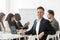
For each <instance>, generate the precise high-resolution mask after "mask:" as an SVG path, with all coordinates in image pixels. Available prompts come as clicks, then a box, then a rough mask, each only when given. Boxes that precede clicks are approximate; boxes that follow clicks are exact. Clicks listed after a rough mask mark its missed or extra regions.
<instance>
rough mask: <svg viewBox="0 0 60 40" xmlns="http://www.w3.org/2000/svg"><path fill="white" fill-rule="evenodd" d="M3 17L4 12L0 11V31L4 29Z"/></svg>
mask: <svg viewBox="0 0 60 40" xmlns="http://www.w3.org/2000/svg"><path fill="white" fill-rule="evenodd" d="M4 18H5V14H4V13H3V12H1V13H0V31H4V30H5V27H4V24H3V20H4Z"/></svg>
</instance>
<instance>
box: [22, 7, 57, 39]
mask: <svg viewBox="0 0 60 40" xmlns="http://www.w3.org/2000/svg"><path fill="white" fill-rule="evenodd" d="M43 15H44V8H43V7H41V6H40V7H38V8H37V19H35V21H34V24H33V26H32V28H31V29H30V30H29V31H26V32H25V31H24V30H22V32H21V33H22V34H24V32H25V34H26V35H30V34H32V35H37V39H36V40H46V38H47V36H48V34H52V35H53V34H55V33H56V31H55V30H54V28H53V27H52V26H51V24H50V22H49V21H48V20H46V19H45V18H43Z"/></svg>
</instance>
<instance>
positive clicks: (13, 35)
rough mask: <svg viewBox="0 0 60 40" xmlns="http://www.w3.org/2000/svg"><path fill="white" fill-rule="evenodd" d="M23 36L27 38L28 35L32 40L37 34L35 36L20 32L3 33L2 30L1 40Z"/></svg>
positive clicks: (10, 39)
mask: <svg viewBox="0 0 60 40" xmlns="http://www.w3.org/2000/svg"><path fill="white" fill-rule="evenodd" d="M21 37H24V39H25V40H26V37H29V39H30V40H31V37H32V39H35V37H36V35H34V36H32V35H20V34H11V33H1V32H0V40H13V39H16V40H18V39H19V40H20V38H21ZM33 37H34V38H33ZM29 39H28V40H29Z"/></svg>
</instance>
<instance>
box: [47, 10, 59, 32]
mask: <svg viewBox="0 0 60 40" xmlns="http://www.w3.org/2000/svg"><path fill="white" fill-rule="evenodd" d="M48 19H49V21H50V22H51V25H52V27H53V28H54V29H55V30H56V31H58V30H59V23H58V22H57V20H56V19H55V18H54V11H53V10H48Z"/></svg>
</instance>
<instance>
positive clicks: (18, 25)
mask: <svg viewBox="0 0 60 40" xmlns="http://www.w3.org/2000/svg"><path fill="white" fill-rule="evenodd" d="M14 22H15V25H16V29H17V32H20V30H22V29H24V30H27V29H28V26H29V22H26V23H25V24H24V25H22V24H21V16H20V14H19V13H15V21H14ZM26 39H27V37H26ZM21 40H24V37H22V38H21Z"/></svg>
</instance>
